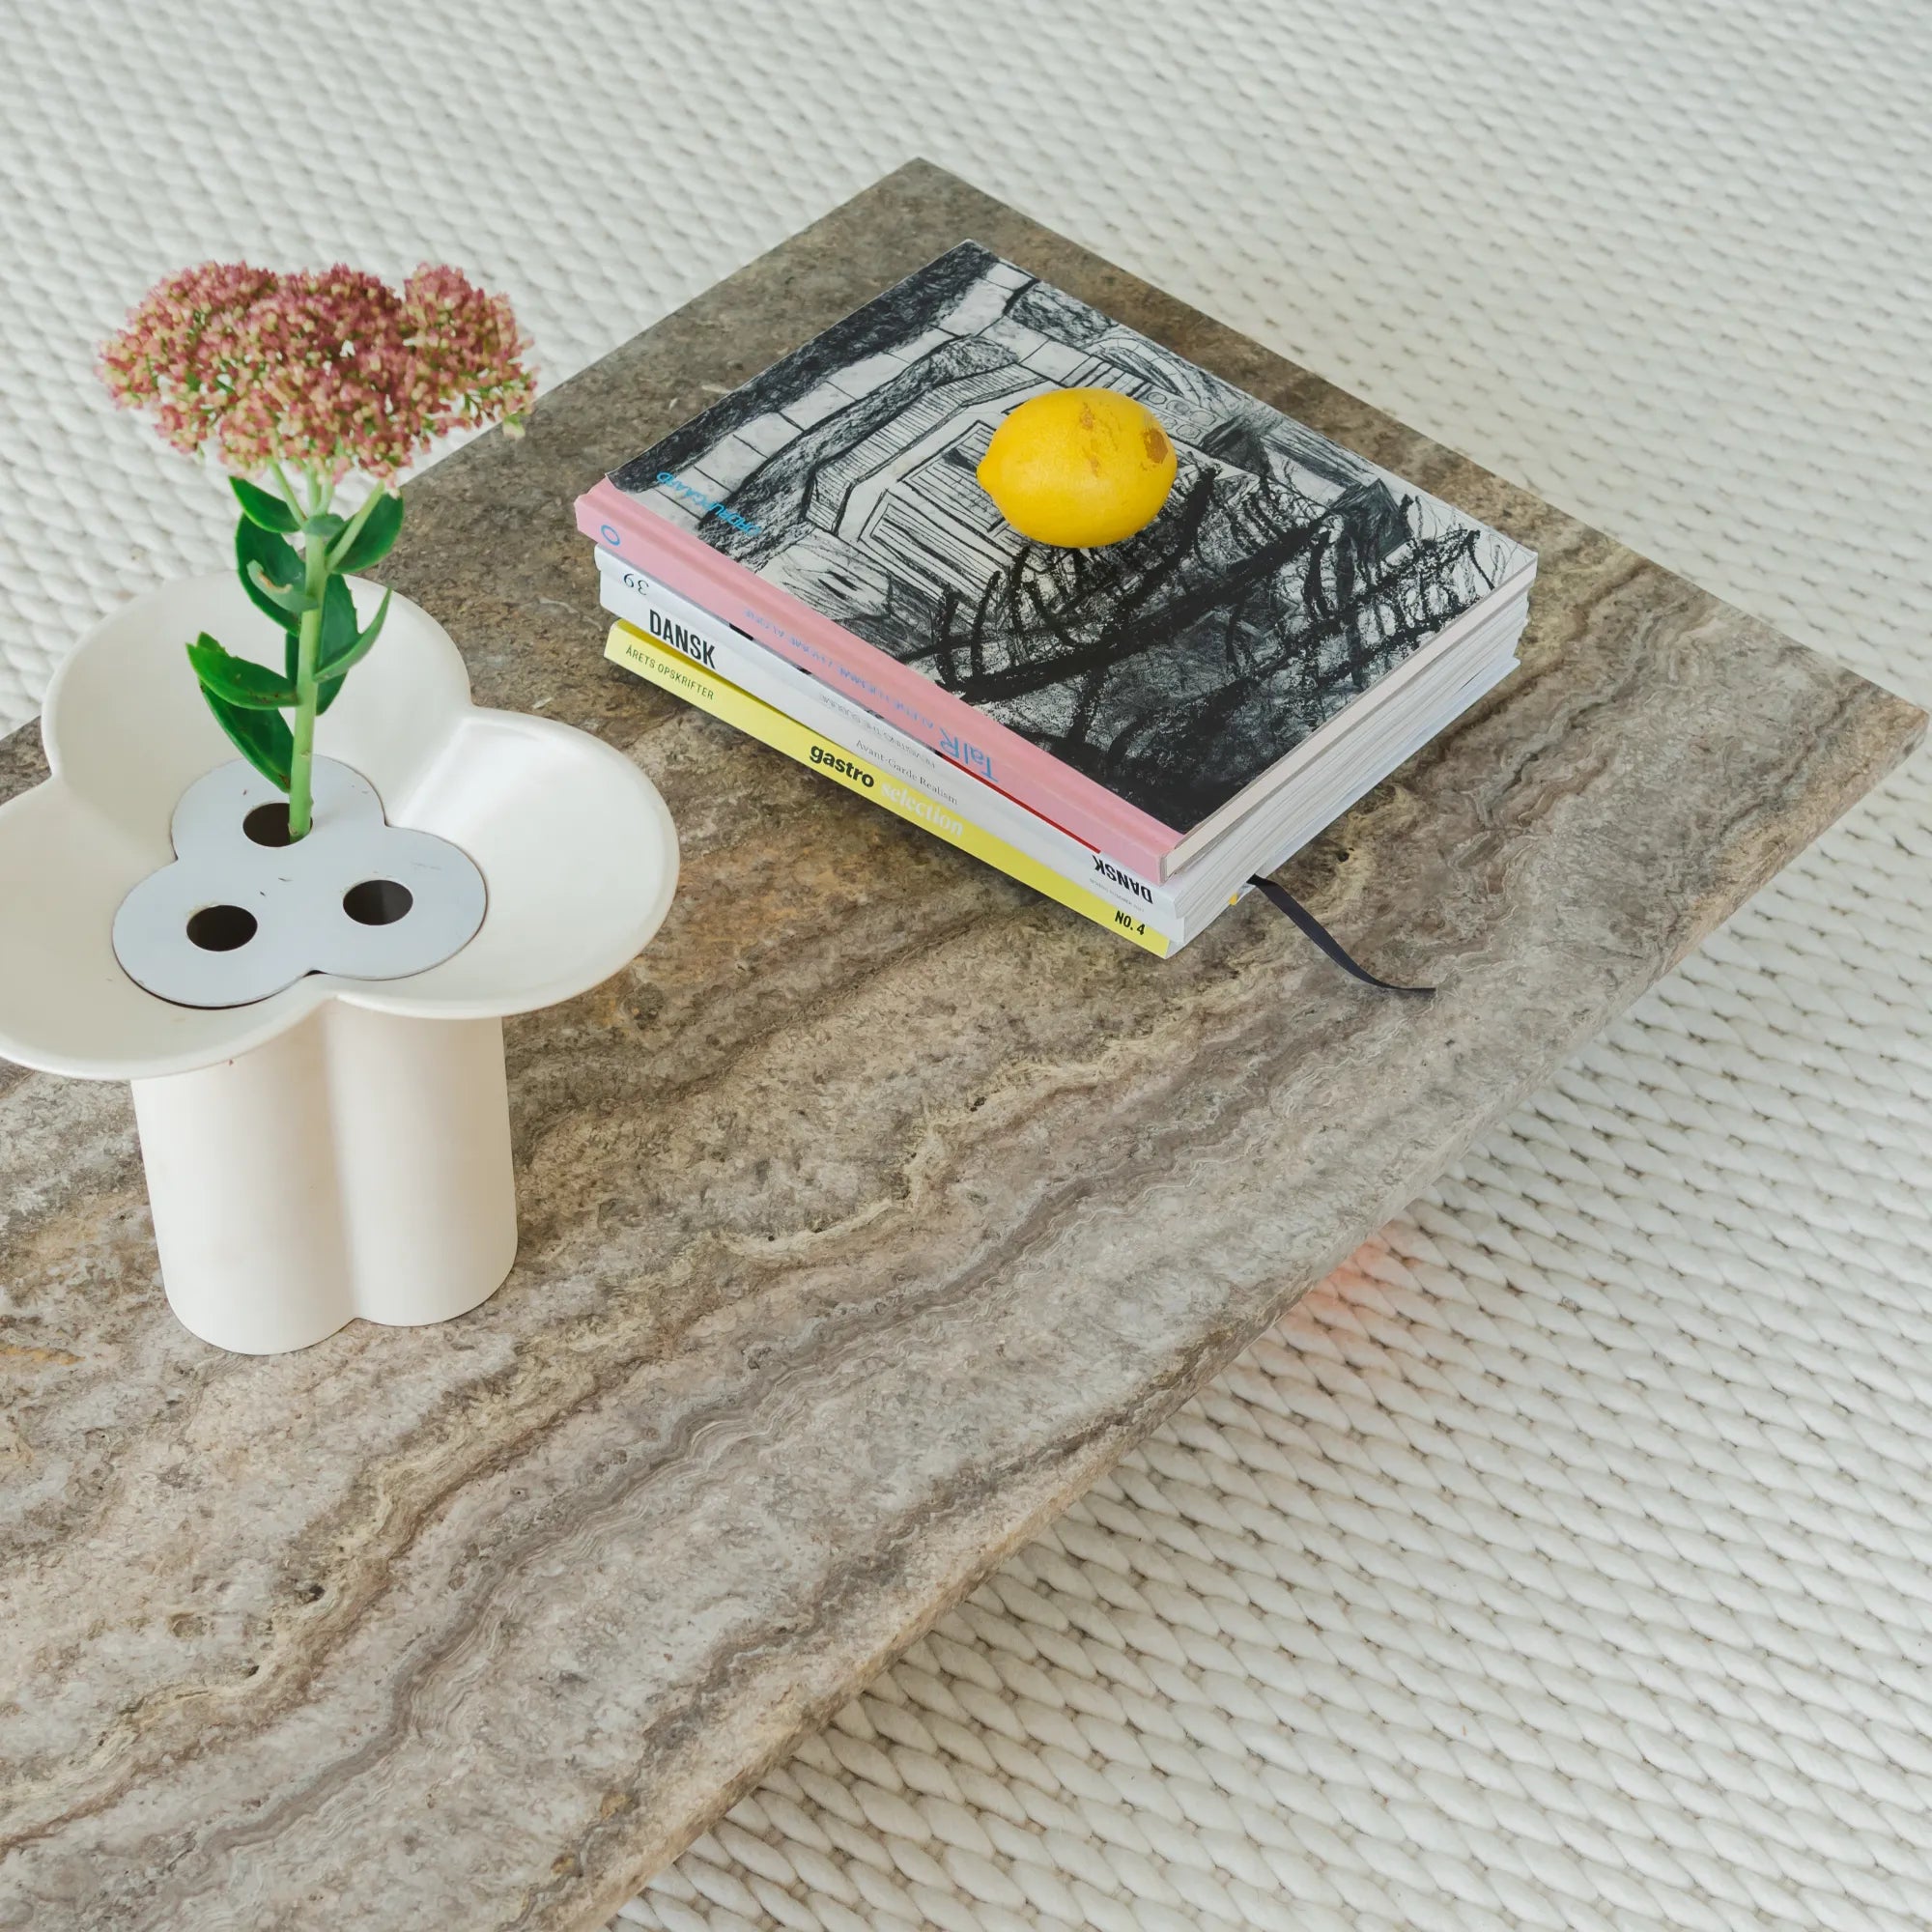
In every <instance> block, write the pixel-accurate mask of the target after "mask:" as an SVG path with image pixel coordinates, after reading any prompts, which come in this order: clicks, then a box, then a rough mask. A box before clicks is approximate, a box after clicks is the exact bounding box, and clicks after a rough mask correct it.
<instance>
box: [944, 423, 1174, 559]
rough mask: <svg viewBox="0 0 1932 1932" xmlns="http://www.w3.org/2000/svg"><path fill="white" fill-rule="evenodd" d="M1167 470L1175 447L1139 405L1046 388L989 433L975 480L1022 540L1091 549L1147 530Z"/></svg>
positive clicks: (1163, 495) (1167, 484)
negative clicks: (989, 440) (989, 439)
mask: <svg viewBox="0 0 1932 1932" xmlns="http://www.w3.org/2000/svg"><path fill="white" fill-rule="evenodd" d="M1174 469H1175V458H1174V444H1173V443H1172V442H1170V441H1169V440H1168V437H1167V432H1166V431H1165V430H1164V429H1162V428H1161V426H1160V418H1159V417H1158V416H1156V415H1155V414H1154V412H1152V411H1151V409H1149V408H1148V407H1147V405H1146V404H1145V403H1137V402H1135V401H1134V399H1133V398H1132V397H1131V396H1122V395H1120V394H1118V393H1117V392H1116V391H1114V390H1112V389H1051V390H1049V391H1048V392H1047V393H1046V394H1045V395H1043V396H1033V397H1030V398H1029V399H1028V400H1027V401H1026V402H1023V403H1022V404H1021V405H1020V406H1019V408H1018V409H1016V410H1014V411H1013V412H1012V413H1011V414H1010V415H1009V416H1008V417H1007V419H1006V421H1005V422H1003V423H1002V424H1001V425H1000V426H999V428H998V429H997V430H995V431H994V432H993V440H992V442H991V443H990V444H989V445H988V447H987V450H986V453H985V455H984V456H982V457H981V458H980V469H979V472H978V474H979V478H980V488H981V489H982V490H984V491H985V493H986V495H987V496H989V497H992V499H993V501H994V502H995V503H996V504H997V505H998V506H999V511H1000V514H1001V516H1003V517H1005V518H1006V520H1007V522H1008V523H1009V524H1010V525H1012V526H1013V528H1014V529H1016V530H1018V531H1019V533H1020V535H1021V536H1023V537H1031V538H1032V539H1033V540H1034V542H1035V543H1045V544H1059V545H1061V546H1063V547H1064V548H1065V549H1068V550H1091V549H1093V548H1094V546H1095V545H1097V544H1110V543H1119V542H1120V540H1121V539H1122V537H1130V536H1132V535H1133V533H1134V532H1135V531H1136V530H1138V529H1140V528H1142V527H1144V526H1146V525H1148V524H1151V522H1152V521H1153V520H1154V517H1155V516H1156V515H1157V514H1158V513H1159V510H1160V506H1161V505H1162V504H1163V503H1164V502H1166V501H1167V493H1168V491H1169V490H1171V489H1172V488H1173V487H1174Z"/></svg>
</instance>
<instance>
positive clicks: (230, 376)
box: [100, 262, 536, 483]
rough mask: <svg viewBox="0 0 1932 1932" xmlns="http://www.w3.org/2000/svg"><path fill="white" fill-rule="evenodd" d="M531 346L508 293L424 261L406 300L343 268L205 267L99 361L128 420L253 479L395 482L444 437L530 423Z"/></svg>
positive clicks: (136, 316) (165, 288)
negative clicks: (294, 473) (291, 473)
mask: <svg viewBox="0 0 1932 1932" xmlns="http://www.w3.org/2000/svg"><path fill="white" fill-rule="evenodd" d="M528 350H529V343H528V341H527V339H526V337H525V336H524V335H523V333H522V331H521V330H520V329H519V328H518V327H517V319H516V317H515V315H513V314H512V313H511V309H510V304H509V303H508V301H507V300H505V299H504V298H502V297H501V296H493V295H490V294H488V293H487V292H486V291H484V290H482V289H479V288H478V287H477V286H476V285H475V284H474V283H473V282H471V281H470V280H469V278H468V277H467V276H465V275H464V274H462V273H461V272H460V271H459V270H455V269H449V268H439V267H433V266H430V265H428V264H425V265H424V266H423V267H421V268H419V269H418V270H416V271H415V273H414V274H412V276H410V278H409V279H408V281H406V282H405V283H404V284H403V286H402V288H401V290H400V291H398V290H395V289H392V288H390V287H389V285H388V284H387V283H386V282H384V281H383V280H381V279H380V278H379V277H378V276H375V275H369V274H364V273H362V272H361V271H360V270H355V269H349V268H344V267H341V266H339V265H338V266H337V267H335V268H331V269H325V270H321V271H319V272H309V271H300V272H297V273H294V274H286V275H282V274H276V273H274V272H273V271H272V270H266V269H253V268H250V267H248V266H247V264H245V263H241V262H204V263H203V264H201V265H200V266H199V267H198V268H193V269H184V270H181V271H180V272H179V273H177V274H173V275H170V276H168V277H167V278H166V279H165V280H163V281H161V282H158V283H156V285H155V287H154V288H153V289H151V290H150V291H149V292H148V294H147V295H146V296H145V297H144V298H142V300H141V301H140V303H139V305H138V306H137V307H136V308H135V309H134V311H133V313H132V314H131V315H130V316H129V317H128V324H127V327H125V328H123V329H122V330H121V332H120V333H119V334H118V335H116V336H114V337H113V338H112V339H111V340H109V341H108V342H107V343H105V344H104V345H103V346H102V348H101V352H100V375H101V379H102V381H103V382H105V383H106V384H107V386H108V388H109V390H110V391H111V392H112V393H113V396H114V400H115V402H116V403H117V404H118V405H119V406H120V407H122V408H124V409H135V410H145V411H147V412H149V413H150V414H151V415H152V416H153V417H154V420H155V425H156V428H157V429H158V430H159V431H160V433H161V435H162V437H163V438H164V439H165V440H167V441H168V442H169V443H171V444H172V445H173V446H174V447H175V448H176V449H179V450H181V451H183V452H184V453H185V454H187V455H196V454H199V453H201V452H203V451H206V452H208V453H209V454H211V455H212V456H213V457H214V458H215V459H216V460H217V461H218V462H219V463H221V465H222V466H223V467H224V468H225V469H230V470H232V471H234V472H235V473H237V474H238V475H242V476H253V475H259V474H260V473H261V472H263V471H264V470H266V469H269V468H270V465H271V464H277V463H279V464H284V465H292V466H294V467H296V468H298V469H304V470H312V471H313V472H315V473H316V474H317V475H319V476H322V477H326V478H327V479H328V480H329V481H330V482H335V481H338V480H340V479H341V478H342V477H343V476H345V475H346V474H348V473H349V471H351V470H359V471H361V472H362V473H364V474H365V475H368V476H372V477H374V478H376V479H377V480H379V481H381V482H385V483H386V482H389V481H390V480H392V479H393V478H394V476H395V475H396V473H397V471H399V470H401V469H405V468H407V467H408V466H409V464H411V463H412V462H413V461H414V459H415V458H416V457H418V456H420V455H422V454H423V453H424V451H426V450H427V449H428V448H429V446H430V445H431V443H433V442H434V441H435V440H436V439H437V438H438V437H440V436H441V435H443V434H444V433H445V432H447V431H449V430H452V429H457V428H464V427H478V426H481V425H483V424H487V423H493V422H501V423H503V424H504V425H505V426H506V428H509V429H510V430H512V431H514V430H516V429H518V428H520V427H521V424H522V420H523V417H524V416H525V415H526V413H527V412H528V410H529V408H530V405H531V403H532V401H533V400H534V397H535V394H536V382H535V378H534V377H533V376H532V374H531V373H530V370H529V369H528V367H527V366H526V362H525V359H524V358H525V356H526V354H527V353H528Z"/></svg>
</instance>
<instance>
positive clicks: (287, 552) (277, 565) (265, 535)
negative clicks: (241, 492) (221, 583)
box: [235, 517, 302, 625]
mask: <svg viewBox="0 0 1932 1932" xmlns="http://www.w3.org/2000/svg"><path fill="white" fill-rule="evenodd" d="M235 569H236V572H237V574H238V575H239V576H240V577H241V587H242V589H243V590H245V591H246V592H247V593H248V599H249V602H250V603H252V604H253V605H254V606H255V608H256V609H257V610H258V611H262V612H263V613H264V614H265V615H267V616H270V617H272V618H273V619H274V620H275V622H276V623H278V624H282V625H286V624H287V622H288V618H289V615H290V612H289V610H288V608H287V607H286V606H284V605H283V604H281V603H280V602H278V601H277V600H276V599H275V598H274V597H272V596H270V594H269V592H268V591H267V590H264V589H263V588H261V587H260V586H259V585H258V584H257V583H256V582H255V573H256V572H258V571H259V572H260V573H261V575H262V577H263V578H264V579H266V581H267V582H268V583H269V584H270V585H271V586H273V587H274V588H276V589H281V590H287V589H289V587H290V586H292V585H293V586H294V594H295V596H296V598H297V599H298V608H297V614H299V600H300V599H301V587H300V586H301V582H302V560H301V558H300V557H298V555H297V554H295V551H294V550H293V549H292V548H291V547H290V546H289V545H288V544H285V543H284V542H283V541H282V540H281V538H280V537H278V536H277V535H276V534H275V533H274V531H273V530H265V529H264V528H263V527H262V526H261V525H260V524H255V523H250V522H249V520H248V519H247V518H246V517H243V518H242V519H241V522H240V523H239V524H237V525H236V526H235Z"/></svg>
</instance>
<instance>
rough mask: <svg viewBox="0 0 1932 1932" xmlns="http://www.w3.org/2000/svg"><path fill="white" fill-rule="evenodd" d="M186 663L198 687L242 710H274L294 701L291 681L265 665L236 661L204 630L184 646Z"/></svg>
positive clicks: (293, 682)
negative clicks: (197, 680)
mask: <svg viewBox="0 0 1932 1932" xmlns="http://www.w3.org/2000/svg"><path fill="white" fill-rule="evenodd" d="M187 661H188V663H189V664H191V665H192V666H193V667H194V674H195V676H196V677H198V678H199V679H200V680H201V688H202V690H204V691H207V692H212V693H213V695H214V696H216V697H219V698H224V699H225V700H226V701H227V702H228V703H230V704H234V705H239V706H240V707H241V709H242V710H244V711H275V710H279V709H280V708H281V707H282V706H283V705H285V704H293V703H295V701H296V696H297V693H296V687H295V681H294V680H293V679H292V678H284V677H277V676H276V675H275V673H274V672H273V671H271V670H270V669H269V668H268V667H267V666H266V665H258V664H251V663H250V662H249V661H248V660H247V659H246V658H238V657H235V656H234V655H232V654H231V653H230V652H228V651H225V650H223V649H222V647H221V646H220V645H219V644H218V643H216V642H215V640H214V639H213V638H211V637H210V636H209V635H208V633H207V632H206V631H204V632H202V634H201V636H200V637H199V638H197V639H195V641H194V642H193V643H191V644H190V645H188V647H187Z"/></svg>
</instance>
